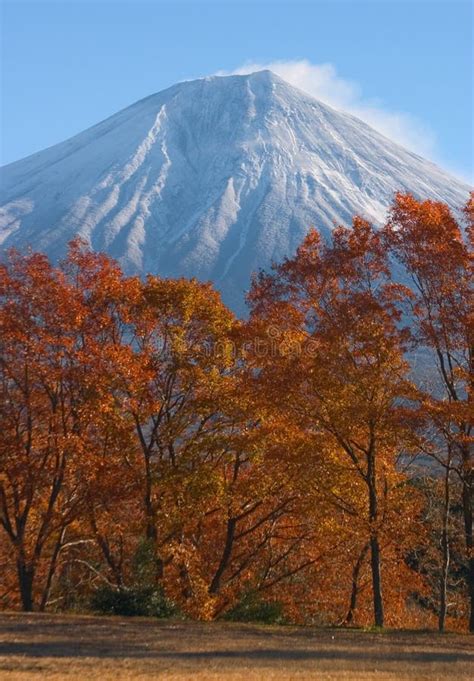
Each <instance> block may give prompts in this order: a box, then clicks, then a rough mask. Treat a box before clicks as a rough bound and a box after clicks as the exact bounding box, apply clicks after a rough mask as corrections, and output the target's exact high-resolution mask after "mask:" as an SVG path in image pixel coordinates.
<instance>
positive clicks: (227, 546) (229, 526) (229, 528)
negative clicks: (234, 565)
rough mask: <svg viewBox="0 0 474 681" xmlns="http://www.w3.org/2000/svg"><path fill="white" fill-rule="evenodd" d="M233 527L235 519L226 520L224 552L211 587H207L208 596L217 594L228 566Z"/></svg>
mask: <svg viewBox="0 0 474 681" xmlns="http://www.w3.org/2000/svg"><path fill="white" fill-rule="evenodd" d="M235 525H236V519H235V518H229V519H228V520H227V530H226V538H225V544H224V550H223V552H222V557H221V560H220V563H219V566H218V568H217V570H216V572H215V574H214V577H213V579H212V582H211V585H210V587H209V593H210V594H216V593H218V592H219V589H220V586H221V579H222V575H223V574H224V571H225V569H226V567H227V565H228V564H229V561H230V557H231V554H232V547H233V544H234V536H235Z"/></svg>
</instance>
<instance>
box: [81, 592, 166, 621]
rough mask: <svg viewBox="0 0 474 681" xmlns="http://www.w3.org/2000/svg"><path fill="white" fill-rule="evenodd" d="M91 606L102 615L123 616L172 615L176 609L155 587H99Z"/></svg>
mask: <svg viewBox="0 0 474 681" xmlns="http://www.w3.org/2000/svg"><path fill="white" fill-rule="evenodd" d="M91 608H92V609H93V610H94V611H95V612H99V613H101V614H103V615H123V616H125V617H133V616H140V615H141V616H145V617H172V616H173V615H176V614H178V609H177V607H176V606H175V605H174V603H172V602H171V601H169V600H168V599H167V598H166V597H165V595H164V594H163V591H162V590H161V589H159V588H157V587H143V586H138V587H129V588H125V587H123V588H120V589H117V588H114V587H112V586H109V585H105V586H101V587H99V588H98V589H97V590H96V591H95V592H94V594H93V596H92V599H91Z"/></svg>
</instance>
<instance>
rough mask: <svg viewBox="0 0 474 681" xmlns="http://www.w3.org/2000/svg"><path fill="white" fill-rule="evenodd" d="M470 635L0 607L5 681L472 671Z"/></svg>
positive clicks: (457, 675)
mask: <svg viewBox="0 0 474 681" xmlns="http://www.w3.org/2000/svg"><path fill="white" fill-rule="evenodd" d="M473 644H474V637H470V636H468V635H454V634H447V635H444V636H440V635H438V634H434V633H423V632H415V633H414V632H387V633H380V634H376V633H367V632H362V631H349V630H321V629H311V628H299V627H267V626H258V625H247V624H231V623H225V624H223V623H212V624H204V623H192V622H165V623H161V622H158V621H156V620H150V619H144V618H136V619H122V618H115V617H113V618H112V617H111V618H106V617H85V616H84V617H82V616H62V615H55V616H51V615H40V614H33V615H23V614H8V613H6V614H5V613H3V614H0V679H1V680H2V681H4V680H5V681H13V680H15V681H16V680H21V681H25V680H26V679H32V680H34V681H35V680H39V679H54V680H57V681H59V679H61V680H62V679H66V680H68V681H69V680H73V679H74V680H75V679H77V680H79V679H81V680H84V679H85V680H87V681H99V680H100V681H111V680H112V679H113V680H114V681H115V680H116V679H117V680H124V679H166V680H168V679H169V680H170V681H178V680H179V681H182V680H184V679H193V680H194V679H196V681H204V680H205V679H212V680H213V681H217V680H218V679H219V680H220V679H222V680H226V679H229V680H231V681H237V680H243V679H245V681H257V680H260V679H262V680H265V679H269V680H270V679H271V680H272V681H273V680H274V681H290V680H291V679H298V680H299V679H315V680H318V681H322V680H324V681H326V680H331V681H333V680H334V681H335V680H337V681H339V680H346V681H349V680H350V681H357V680H359V679H382V680H388V679H390V680H392V679H404V680H405V679H406V680H410V681H414V680H415V679H416V680H417V681H418V680H420V681H421V680H424V679H426V680H428V679H429V680H430V681H436V679H455V680H456V681H461V680H466V681H467V679H472V678H474V645H473Z"/></svg>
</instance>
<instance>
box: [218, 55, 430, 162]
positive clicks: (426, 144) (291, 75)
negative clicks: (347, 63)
mask: <svg viewBox="0 0 474 681" xmlns="http://www.w3.org/2000/svg"><path fill="white" fill-rule="evenodd" d="M262 69H270V70H271V71H273V72H274V73H276V74H277V75H279V76H280V77H281V78H283V79H284V80H286V81H288V82H289V83H291V84H292V85H294V86H295V87H298V88H300V89H301V90H304V91H305V92H307V93H308V94H310V95H313V97H316V98H317V99H319V100H321V101H322V102H325V103H326V104H329V106H332V107H334V108H335V109H339V110H340V111H346V112H347V113H350V114H353V115H354V116H357V117H358V118H360V119H361V120H363V121H365V122H366V123H368V125H370V126H372V127H373V128H375V129H376V130H378V131H379V132H380V133H382V134H383V135H385V136H386V137H388V138H389V139H392V140H394V141H395V142H398V143H399V144H401V145H403V146H404V147H406V148H408V149H411V150H412V151H414V152H415V153H418V154H420V155H421V156H424V157H425V158H431V159H432V158H434V156H435V151H436V150H435V146H436V145H435V142H436V140H435V135H434V133H433V131H432V130H430V129H429V127H427V126H426V125H425V124H423V122H422V121H420V120H418V119H417V118H415V117H414V116H412V115H410V114H408V113H404V112H401V111H390V110H389V109H387V108H386V107H385V106H383V104H382V103H381V102H380V101H378V100H371V99H366V98H365V97H364V96H363V94H362V91H361V88H360V86H359V85H358V84H357V83H355V82H353V81H350V80H346V79H344V78H342V77H341V76H340V75H339V74H338V73H337V70H336V68H335V67H334V66H333V64H312V63H311V62H310V61H308V60H307V59H301V60H295V61H274V62H269V63H265V64H263V63H262V64H258V63H245V64H243V65H242V66H239V67H238V68H236V69H234V70H233V71H219V72H218V74H217V75H244V74H247V73H253V72H255V71H261V70H262Z"/></svg>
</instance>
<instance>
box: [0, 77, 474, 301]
mask: <svg viewBox="0 0 474 681" xmlns="http://www.w3.org/2000/svg"><path fill="white" fill-rule="evenodd" d="M399 190H401V191H411V192H412V193H413V194H414V195H415V196H417V197H419V198H433V199H437V200H442V201H446V202H447V203H448V204H449V205H450V206H451V207H452V208H453V209H459V207H460V206H461V205H462V204H463V203H464V202H465V201H466V199H467V195H468V192H469V187H468V186H467V185H465V184H463V183H462V182H460V181H459V180H457V179H455V178H453V177H452V176H450V175H449V174H448V173H446V172H444V171H443V170H441V169H440V168H438V167H437V166H435V165H434V164H433V163H430V162H428V161H426V160H424V159H422V158H420V157H419V156H417V155H416V154H413V153H411V152H409V151H407V150H405V149H403V148H402V147H400V146H398V145H397V144H395V143H393V142H391V141H390V140H388V139H387V138H385V137H383V136H382V135H380V134H379V133H377V132H376V131H374V130H373V129H371V128H370V127H369V126H367V125H366V124H365V123H363V122H362V121H360V120H358V119H356V118H354V117H353V116H349V115H347V114H343V113H340V112H337V111H335V110H333V109H331V108H330V107H329V106H326V105H324V104H322V103H320V102H318V101H317V100H315V99H313V98H312V97H310V96H309V95H307V94H305V93H303V92H301V91H300V90H297V89H296V88H294V87H292V86H291V85H289V84H288V83H286V82H285V81H283V80H281V79H280V78H278V77H277V76H275V75H274V74H273V73H271V72H269V71H261V72H258V73H254V74H251V75H248V76H227V77H211V78H205V79H202V80H196V81H189V82H184V83H179V84H178V85H175V86H173V87H171V88H169V89H167V90H164V91H163V92H159V93H158V94H155V95H152V96H151V97H147V98H146V99H143V100H141V101H139V102H137V103H136V104H133V105H132V106H130V107H128V108H127V109H124V110H123V111H120V112H119V113H117V114H115V115H113V116H111V117H110V118H108V119H107V120H105V121H103V122H102V123H99V124H98V125H95V126H94V127H92V128H90V129H88V130H86V131H84V132H82V133H80V134H79V135H76V136H75V137H73V138H71V139H69V140H67V141H66V142H62V143H61V144H57V145H55V146H54V147H50V148H49V149H45V150H44V151H41V152H39V153H37V154H34V155H32V156H29V157H27V158H25V159H23V160H21V161H18V162H16V163H12V164H10V165H7V166H4V167H3V168H2V169H0V248H2V249H4V248H8V247H10V246H15V247H17V248H20V249H24V248H26V247H27V246H31V247H32V248H33V249H35V250H41V251H45V252H46V253H48V255H50V257H51V258H53V259H57V258H58V257H60V256H62V255H63V254H64V252H65V250H66V247H67V242H68V241H69V240H70V239H72V238H73V237H74V236H75V235H80V236H82V237H83V238H85V239H87V240H88V242H89V243H90V245H91V247H92V248H93V249H95V250H101V251H106V252H107V253H109V254H110V255H112V256H113V257H115V258H117V259H118V260H119V261H120V262H121V264H122V266H123V268H124V270H125V271H126V272H127V273H139V274H144V273H148V272H150V273H154V274H160V275H163V276H188V277H190V276H195V277H198V278H199V279H202V280H212V281H213V282H214V283H215V284H216V286H217V287H218V288H219V289H220V290H221V291H222V294H223V298H224V300H225V302H227V303H228V304H229V305H231V306H232V307H233V308H234V309H235V310H237V311H238V312H241V311H242V310H243V297H244V291H245V290H246V289H247V288H248V285H249V281H250V276H251V273H252V272H253V271H255V270H257V269H259V268H260V267H266V268H267V267H268V266H269V265H270V263H271V261H272V260H280V259H282V258H283V257H285V256H287V255H291V254H292V253H293V252H294V250H295V248H296V247H297V245H298V244H299V243H300V242H301V240H302V239H303V237H304V235H305V234H306V232H307V230H308V228H309V227H310V226H315V227H317V228H319V229H322V230H323V231H324V230H330V229H332V228H333V226H334V224H335V223H339V224H340V223H348V222H350V220H351V217H352V215H354V214H356V213H357V214H360V215H362V216H364V217H367V218H368V219H370V220H372V221H374V222H376V223H379V224H381V223H382V222H383V221H384V218H385V215H386V210H387V206H388V205H389V204H390V202H391V200H392V197H393V194H394V193H395V192H396V191H399Z"/></svg>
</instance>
